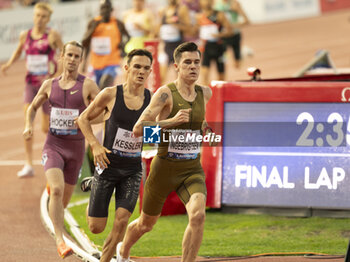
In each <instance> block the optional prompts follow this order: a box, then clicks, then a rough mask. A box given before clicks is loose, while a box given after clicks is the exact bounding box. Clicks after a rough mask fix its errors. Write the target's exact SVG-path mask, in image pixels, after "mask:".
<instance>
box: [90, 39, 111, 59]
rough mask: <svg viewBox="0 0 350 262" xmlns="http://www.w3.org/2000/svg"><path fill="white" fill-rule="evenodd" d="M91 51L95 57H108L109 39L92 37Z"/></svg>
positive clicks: (109, 49)
mask: <svg viewBox="0 0 350 262" xmlns="http://www.w3.org/2000/svg"><path fill="white" fill-rule="evenodd" d="M91 48H92V51H93V52H94V53H95V54H97V55H109V54H110V53H111V50H112V49H111V39H110V38H109V37H93V38H92V40H91Z"/></svg>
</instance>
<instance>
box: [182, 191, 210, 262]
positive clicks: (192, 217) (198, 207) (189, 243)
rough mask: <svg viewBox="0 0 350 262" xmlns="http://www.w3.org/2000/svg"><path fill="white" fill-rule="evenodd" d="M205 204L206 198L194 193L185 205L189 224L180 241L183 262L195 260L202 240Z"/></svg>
mask: <svg viewBox="0 0 350 262" xmlns="http://www.w3.org/2000/svg"><path fill="white" fill-rule="evenodd" d="M205 202H206V197H205V195H204V194H203V193H194V194H193V195H192V196H191V198H190V201H189V202H188V203H187V204H186V210H187V214H188V220H189V222H188V225H187V228H186V230H185V233H184V236H183V240H182V258H181V261H183V262H190V261H191V262H192V261H195V260H196V256H197V253H198V251H199V248H200V246H201V243H202V239H203V231H204V221H205Z"/></svg>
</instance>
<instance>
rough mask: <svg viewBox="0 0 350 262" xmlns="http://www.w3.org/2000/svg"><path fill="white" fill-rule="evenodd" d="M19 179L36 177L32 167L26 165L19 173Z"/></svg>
mask: <svg viewBox="0 0 350 262" xmlns="http://www.w3.org/2000/svg"><path fill="white" fill-rule="evenodd" d="M17 176H18V177H19V178H23V177H30V176H34V169H33V167H32V166H30V165H24V167H23V168H22V170H21V171H18V172H17Z"/></svg>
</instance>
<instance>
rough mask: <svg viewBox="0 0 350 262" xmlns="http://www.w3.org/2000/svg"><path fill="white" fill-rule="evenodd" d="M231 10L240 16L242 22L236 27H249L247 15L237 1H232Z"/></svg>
mask: <svg viewBox="0 0 350 262" xmlns="http://www.w3.org/2000/svg"><path fill="white" fill-rule="evenodd" d="M231 10H233V11H236V12H237V13H238V14H239V15H240V16H242V18H243V21H242V22H240V23H239V24H238V26H244V25H249V24H250V21H249V18H248V16H247V14H246V13H245V12H244V10H243V8H242V6H241V4H240V3H239V2H238V1H232V3H231Z"/></svg>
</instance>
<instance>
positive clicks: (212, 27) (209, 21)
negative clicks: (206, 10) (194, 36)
mask: <svg viewBox="0 0 350 262" xmlns="http://www.w3.org/2000/svg"><path fill="white" fill-rule="evenodd" d="M217 14H218V12H217V11H214V12H213V13H212V14H211V15H210V16H206V15H205V14H201V16H200V19H199V25H200V28H199V38H200V39H201V40H205V41H208V42H218V41H219V39H218V38H217V37H215V36H213V35H214V34H218V33H219V32H220V31H221V30H222V25H221V24H219V23H218V21H217V19H218V18H217Z"/></svg>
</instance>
